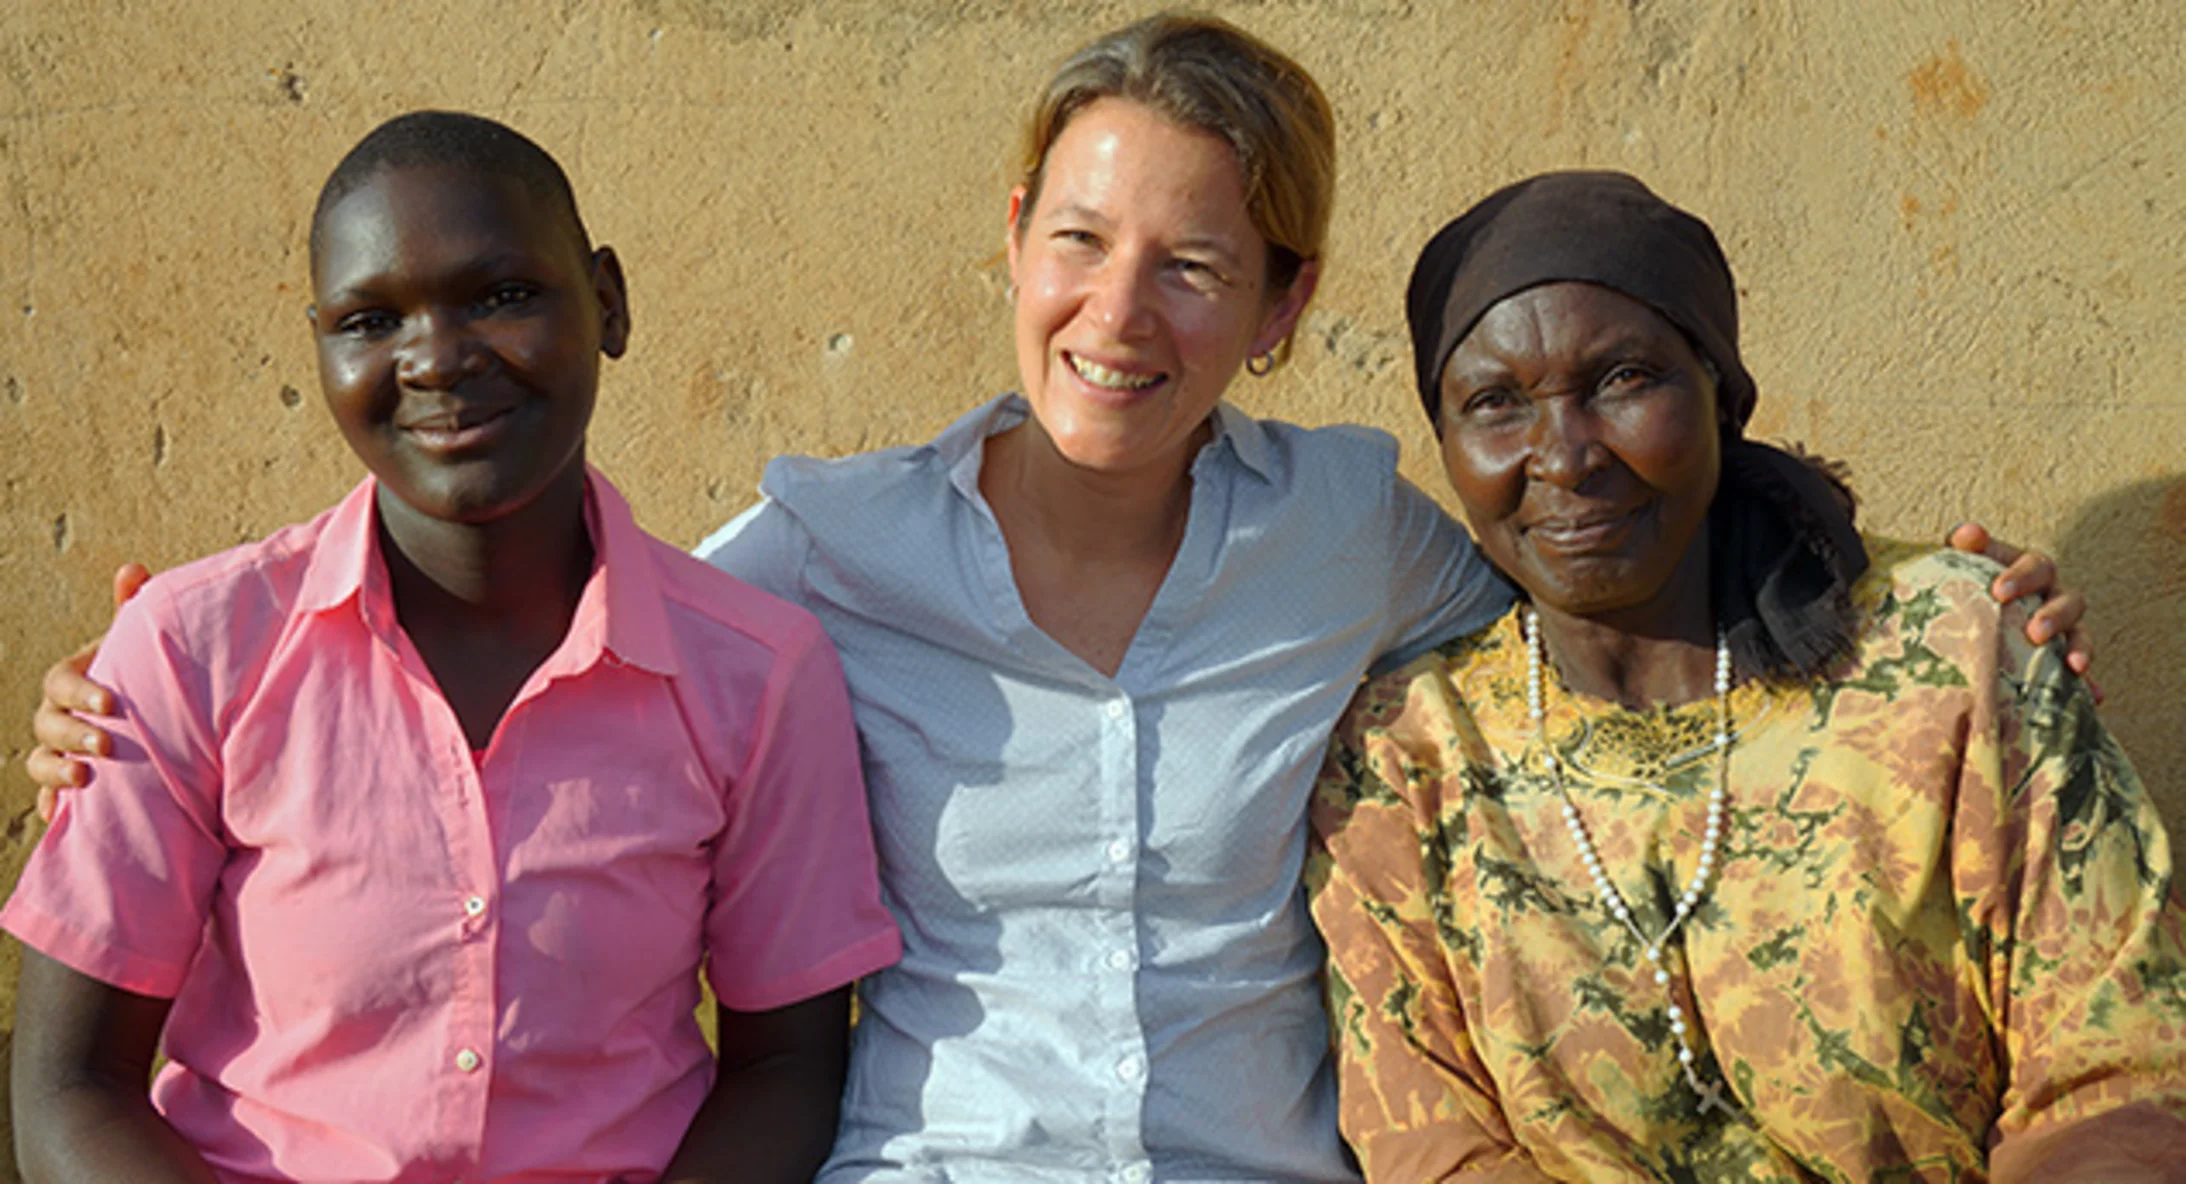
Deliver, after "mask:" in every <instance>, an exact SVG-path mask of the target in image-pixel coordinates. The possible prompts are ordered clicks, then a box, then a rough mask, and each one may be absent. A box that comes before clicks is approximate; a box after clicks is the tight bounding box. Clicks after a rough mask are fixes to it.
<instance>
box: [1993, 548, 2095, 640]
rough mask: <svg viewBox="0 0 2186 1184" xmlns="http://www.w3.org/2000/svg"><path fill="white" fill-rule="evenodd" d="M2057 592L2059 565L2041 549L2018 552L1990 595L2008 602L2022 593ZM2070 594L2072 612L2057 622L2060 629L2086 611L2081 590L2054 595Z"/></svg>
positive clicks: (2063, 595) (1995, 583) (2073, 622)
mask: <svg viewBox="0 0 2186 1184" xmlns="http://www.w3.org/2000/svg"><path fill="white" fill-rule="evenodd" d="M1992 558H1993V556H1992ZM2057 592H2059V588H2058V584H2057V565H2056V563H2054V562H2052V561H2051V560H2050V557H2049V556H2047V555H2044V554H2042V553H2041V552H2040V551H2021V552H2019V553H2018V554H2017V557H2016V558H2014V559H2012V560H2011V562H2010V563H2009V564H2007V565H2006V566H2005V568H2004V570H2003V571H2002V572H2000V573H1998V575H1997V577H1996V580H1995V581H1994V582H1993V583H1991V584H1990V585H1989V595H1991V596H1994V597H1996V599H1997V601H1998V602H1999V603H2009V602H2011V601H2014V600H2017V599H2019V598H2020V597H2022V596H2050V595H2051V594H2052V593H2057ZM2068 596H2069V597H2071V598H2072V602H2073V607H2072V609H2071V615H2070V616H2068V617H2064V618H2063V619H2060V620H2057V621H2056V622H2055V623H2056V624H2057V625H2058V626H2059V628H2060V631H2062V629H2065V628H2070V627H2071V626H2073V625H2075V624H2078V623H2079V620H2080V614H2082V613H2084V612H2086V611H2087V602H2086V601H2084V600H2081V599H2079V594H2078V593H2071V592H2067V593H2061V594H2059V595H2058V596H2055V597H2052V599H2053V600H2056V599H2063V598H2065V597H2068ZM2045 640H2046V639H2045Z"/></svg>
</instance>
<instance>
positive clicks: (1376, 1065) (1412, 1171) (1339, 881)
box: [1306, 674, 1532, 1180]
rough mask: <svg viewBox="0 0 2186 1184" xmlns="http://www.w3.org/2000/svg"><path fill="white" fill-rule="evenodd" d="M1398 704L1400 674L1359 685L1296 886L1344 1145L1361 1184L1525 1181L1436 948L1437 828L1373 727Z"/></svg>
mask: <svg viewBox="0 0 2186 1184" xmlns="http://www.w3.org/2000/svg"><path fill="white" fill-rule="evenodd" d="M1406 699H1407V694H1406V683H1405V680H1404V676H1403V675H1402V674H1395V675H1389V676H1385V677H1383V678H1379V679H1376V680H1374V681H1371V682H1369V683H1368V684H1367V685H1366V686H1365V687H1364V688H1363V689H1362V690H1361V691H1360V692H1359V695H1358V697H1357V699H1355V700H1354V701H1353V703H1352V705H1351V707H1350V709H1349V710H1348V711H1346V712H1345V715H1344V719H1343V722H1342V723H1341V724H1340V725H1339V726H1338V728H1337V732H1336V736H1335V738H1334V740H1333V741H1332V742H1331V745H1330V749H1329V755H1328V760H1327V762H1326V764H1325V765H1324V766H1323V767H1322V773H1321V777H1320V780H1319V782H1318V784H1317V785H1316V787H1315V790H1314V797H1313V805H1312V822H1313V834H1314V846H1313V852H1312V856H1311V858H1310V861H1309V863H1308V869H1307V874H1306V883H1307V889H1308V892H1309V894H1310V897H1311V900H1312V909H1313V919H1314V923H1315V924H1316V925H1318V926H1319V927H1320V930H1321V933H1322V935H1323V937H1324V938H1325V939H1326V941H1327V943H1328V955H1329V966H1328V974H1327V986H1328V1012H1329V1023H1330V1027H1331V1032H1332V1039H1333V1040H1334V1043H1335V1052H1336V1061H1337V1070H1338V1073H1339V1085H1338V1094H1339V1099H1340V1109H1341V1115H1342V1118H1341V1121H1342V1127H1343V1135H1344V1138H1345V1140H1346V1141H1347V1142H1349V1143H1350V1145H1351V1148H1352V1150H1353V1151H1354V1152H1355V1153H1356V1154H1357V1155H1358V1157H1359V1161H1360V1164H1361V1166H1362V1167H1363V1168H1364V1169H1365V1172H1366V1176H1367V1178H1368V1179H1370V1180H1441V1179H1446V1178H1450V1177H1452V1176H1455V1175H1457V1174H1458V1173H1460V1172H1464V1173H1476V1172H1489V1173H1493V1172H1496V1171H1504V1172H1509V1173H1511V1174H1512V1176H1513V1178H1528V1177H1530V1176H1531V1174H1532V1173H1530V1172H1528V1171H1527V1170H1526V1169H1528V1168H1530V1167H1531V1160H1530V1159H1529V1158H1528V1157H1527V1156H1526V1155H1525V1153H1524V1152H1523V1151H1522V1150H1520V1149H1519V1148H1518V1147H1517V1145H1516V1142H1515V1140H1514V1139H1513V1137H1512V1135H1511V1131H1510V1127H1509V1124H1508V1123H1507V1122H1506V1121H1505V1120H1504V1118H1503V1115H1502V1110H1501V1103H1500V1101H1499V1099H1498V1098H1497V1096H1496V1092H1495V1088H1494V1083H1493V1081H1492V1079H1491V1078H1490V1076H1489V1074H1488V1071H1487V1067H1486V1066H1485V1065H1484V1064H1482V1063H1481V1061H1480V1059H1479V1057H1478V1056H1477V1055H1476V1054H1475V1052H1474V1050H1473V1044H1472V1036H1471V1032H1470V1029H1469V1028H1468V1026H1467V1023H1466V1018H1465V1012H1464V1007H1463V1003H1462V1001H1461V999H1460V998H1459V994H1458V989H1457V985H1456V983H1455V981H1454V980H1453V978H1452V976H1451V974H1450V971H1449V964H1448V961H1447V956H1446V952H1445V951H1444V949H1443V946H1442V942H1441V939H1440V928H1439V926H1438V923H1437V920H1436V915H1435V908H1434V903H1433V902H1434V897H1435V895H1436V892H1437V891H1439V887H1438V886H1437V885H1434V884H1433V883H1431V881H1430V878H1429V872H1428V867H1427V862H1428V861H1427V858H1426V856H1427V854H1428V853H1429V852H1431V851H1433V850H1434V843H1435V842H1436V841H1438V840H1437V838H1436V833H1437V832H1438V831H1439V829H1440V828H1439V827H1438V826H1433V825H1430V824H1429V820H1428V813H1429V812H1430V811H1431V810H1432V808H1433V807H1432V806H1431V805H1423V804H1422V802H1421V801H1420V799H1419V796H1418V795H1417V794H1416V793H1414V792H1413V790H1414V789H1415V788H1416V787H1414V786H1411V785H1408V784H1407V779H1406V774H1405V770H1406V768H1407V767H1408V765H1409V764H1410V763H1411V762H1410V761H1408V759H1407V758H1406V756H1405V754H1404V753H1403V752H1402V751H1401V746H1400V745H1399V744H1397V743H1396V742H1395V741H1393V740H1391V739H1390V738H1389V736H1388V735H1387V733H1386V731H1384V729H1383V727H1382V725H1384V724H1386V723H1387V721H1388V720H1389V719H1390V718H1391V717H1392V716H1393V715H1394V714H1395V713H1397V712H1400V711H1401V710H1402V709H1403V707H1404V705H1405V702H1406Z"/></svg>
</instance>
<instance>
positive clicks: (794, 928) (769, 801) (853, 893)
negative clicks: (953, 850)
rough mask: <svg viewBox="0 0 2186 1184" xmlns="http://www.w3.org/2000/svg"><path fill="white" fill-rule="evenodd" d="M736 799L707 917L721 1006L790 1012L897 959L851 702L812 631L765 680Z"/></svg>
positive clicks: (734, 781)
mask: <svg viewBox="0 0 2186 1184" xmlns="http://www.w3.org/2000/svg"><path fill="white" fill-rule="evenodd" d="M728 800H729V822H728V826H727V828H726V830H725V832H724V834H723V836H722V839H721V842H720V844H719V846H718V847H717V849H716V850H715V853H714V869H713V899H712V900H711V902H709V904H708V907H707V914H706V941H707V979H708V981H709V982H711V983H712V984H713V988H714V993H715V994H716V995H718V996H719V997H720V999H721V1002H722V1003H723V1005H725V1006H727V1007H730V1008H732V1009H735V1010H738V1011H765V1010H769V1009H772V1008H776V1007H783V1006H786V1005H788V1004H791V1003H795V1002H797V1001H799V1000H802V999H808V998H811V997H812V996H814V995H818V994H821V993H823V992H825V991H828V990H831V989H833V988H835V987H838V986H841V985H843V984H845V983H848V982H850V981H851V980H853V979H855V978H857V977H858V976H860V975H864V974H870V973H871V972H873V971H875V970H879V969H880V968H882V967H884V966H887V965H889V964H891V963H893V962H894V961H895V960H896V959H897V958H898V957H899V956H900V955H901V953H902V943H901V940H900V939H899V937H898V936H897V931H896V925H895V921H894V920H893V919H892V918H891V917H890V916H889V914H888V911H887V909H886V908H884V907H883V906H882V904H881V901H880V882H879V875H878V871H877V869H876V866H875V858H874V851H873V829H872V824H871V823H870V821H869V820H868V818H867V814H866V800H865V782H864V778H863V777H862V776H861V775H860V773H859V756H858V737H857V731H856V728H855V726H854V724H853V723H852V719H851V714H850V694H849V691H848V689H847V688H846V687H845V686H844V683H843V674H842V666H841V664H840V663H839V661H838V660H837V658H836V656H835V650H834V648H833V647H832V646H830V645H829V644H828V642H827V639H826V637H825V636H824V635H823V634H821V633H820V631H819V630H818V629H817V628H816V627H815V628H812V629H810V630H809V631H808V632H807V633H806V634H804V635H803V643H802V645H801V646H800V647H798V648H796V649H794V650H787V649H786V650H785V652H784V653H783V654H782V655H781V657H780V659H779V665H778V667H777V669H776V671H775V672H774V675H773V677H772V678H770V679H769V680H768V684H767V691H766V699H765V702H764V703H763V704H762V705H761V707H760V710H759V712H758V716H757V721H756V733H755V737H754V739H753V742H752V745H751V752H750V756H749V757H748V758H747V759H746V760H745V762H744V766H743V768H742V770H741V771H739V772H738V773H736V774H735V775H734V776H733V777H732V778H731V782H730V786H729V798H728Z"/></svg>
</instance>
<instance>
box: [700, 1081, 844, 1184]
mask: <svg viewBox="0 0 2186 1184" xmlns="http://www.w3.org/2000/svg"><path fill="white" fill-rule="evenodd" d="M842 1082H843V1078H842V1065H841V1063H840V1062H839V1061H838V1062H835V1063H833V1064H829V1063H827V1059H826V1058H824V1057H813V1056H807V1055H803V1054H799V1053H783V1054H779V1055H777V1056H773V1057H769V1058H765V1059H762V1060H758V1061H754V1062H752V1063H750V1064H748V1065H744V1066H741V1067H740V1068H738V1069H736V1070H734V1071H730V1070H728V1069H724V1070H723V1071H722V1074H721V1076H720V1077H719V1078H718V1079H717V1080H716V1081H715V1082H714V1087H713V1092H711V1093H709V1094H708V1095H707V1096H706V1102H705V1104H704V1105H702V1106H700V1107H699V1109H698V1113H697V1114H696V1115H694V1116H693V1117H692V1118H691V1126H690V1130H689V1131H687V1132H686V1133H685V1134H684V1136H683V1143H682V1145H681V1146H679V1147H677V1148H676V1155H675V1158H674V1159H673V1160H671V1161H669V1164H668V1170H667V1171H666V1172H665V1173H663V1174H662V1176H661V1178H660V1179H661V1184H698V1182H700V1181H730V1180H733V1181H738V1182H739V1184H774V1182H776V1181H779V1182H781V1184H790V1182H792V1181H795V1182H797V1184H804V1182H805V1181H809V1180H811V1179H812V1177H813V1175H814V1174H815V1173H816V1172H818V1171H819V1170H820V1165H821V1164H822V1163H823V1162H825V1161H826V1159H827V1153H828V1149H829V1148H831V1147H832V1146H834V1143H835V1119H836V1115H837V1114H838V1112H839V1111H840V1110H841V1108H842Z"/></svg>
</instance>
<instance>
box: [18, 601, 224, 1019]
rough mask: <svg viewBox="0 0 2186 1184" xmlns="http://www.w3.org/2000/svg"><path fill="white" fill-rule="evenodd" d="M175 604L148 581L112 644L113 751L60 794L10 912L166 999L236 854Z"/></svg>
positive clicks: (82, 968) (79, 965) (43, 939)
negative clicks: (85, 780)
mask: <svg viewBox="0 0 2186 1184" xmlns="http://www.w3.org/2000/svg"><path fill="white" fill-rule="evenodd" d="M166 603H167V602H166V599H165V597H164V596H163V595H162V594H161V591H160V589H159V587H158V585H156V584H155V585H153V586H152V587H151V588H147V589H146V590H145V591H144V592H143V593H141V594H139V596H138V597H137V598H136V599H135V600H132V601H131V602H130V603H129V604H128V605H126V606H124V607H123V609H122V610H121V613H120V615H119V616H117V617H116V618H115V621H114V626H113V628H112V629H111V630H110V631H109V632H108V633H107V635H106V640H105V641H104V642H103V643H102V644H101V646H100V648H99V656H98V658H97V659H96V660H95V661H94V662H93V663H92V666H91V676H92V677H93V678H94V679H96V680H98V681H99V682H101V683H103V684H105V685H106V686H108V687H109V688H111V689H112V690H113V691H114V692H115V698H116V701H117V705H118V706H117V711H116V718H115V719H114V720H112V721H111V723H110V726H109V727H108V729H107V730H108V732H109V733H110V734H111V735H112V736H113V738H114V745H113V749H112V755H111V756H109V757H104V758H93V759H91V760H90V762H89V763H90V765H91V770H92V777H91V783H90V785H89V786H88V787H86V788H84V789H80V790H69V791H65V792H63V793H62V794H61V801H60V808H59V810H58V811H57V812H56V813H55V815H54V818H53V824H52V826H51V827H50V828H48V829H47V831H46V833H45V836H44V838H42V839H41V840H40V841H39V843H38V848H37V850H36V851H35V852H34V853H33V854H32V856H31V859H30V863H29V865H28V866H27V867H26V868H25V869H24V870H23V875H22V878H21V879H20V880H19V881H17V883H16V888H15V894H14V896H13V897H12V898H11V899H10V900H9V901H8V904H7V908H6V910H5V912H4V913H0V925H4V926H5V927H6V928H7V929H8V931H10V932H12V933H14V934H15V935H16V936H17V937H19V938H21V939H22V940H23V943H24V944H25V945H28V946H31V947H32V948H34V949H37V950H38V951H40V952H41V953H44V954H46V955H47V956H48V957H51V958H53V959H54V960H56V961H58V962H61V963H63V964H64V965H67V966H69V967H70V968H72V969H74V970H77V971H79V972H81V973H83V974H86V975H89V976H91V977H92V978H96V979H98V980H100V981H101V982H104V983H108V984H110V985H112V986H116V987H120V988H121V989H123V990H125V991H131V992H134V993H136V994H139V995H150V996H155V997H159V998H172V997H173V996H174V995H175V994H176V993H177V992H178V991H179V990H180V989H181V986H182V980H183V975H184V974H185V972H187V970H188V969H189V966H190V963H191V961H192V960H193V959H194V958H195V956H196V954H197V949H198V945H199V942H200V940H201V938H202V935H203V933H204V928H205V920H206V916H207V913H208V910H209V908H210V903H211V900H212V894H213V891H214V888H215V886H216V885H217V883H218V882H219V878H220V874H221V869H222V868H223V867H224V866H225V864H226V861H227V845H226V840H225V838H224V835H223V832H222V828H221V824H220V794H221V780H220V761H219V746H218V740H217V737H216V733H215V730H214V728H213V726H212V724H211V720H212V718H213V708H212V705H211V702H210V699H211V689H210V680H209V679H208V678H207V676H206V672H205V670H204V667H203V664H202V663H201V662H200V661H199V660H198V659H197V658H195V657H194V656H193V655H192V654H191V653H190V650H189V647H188V646H187V644H186V642H185V639H184V638H183V637H182V636H181V635H180V632H179V630H178V629H177V628H176V627H174V626H173V625H171V624H169V623H166V622H164V621H163V620H162V617H163V616H164V614H163V613H162V611H161V609H162V608H163V606H164V605H165V604H166Z"/></svg>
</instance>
